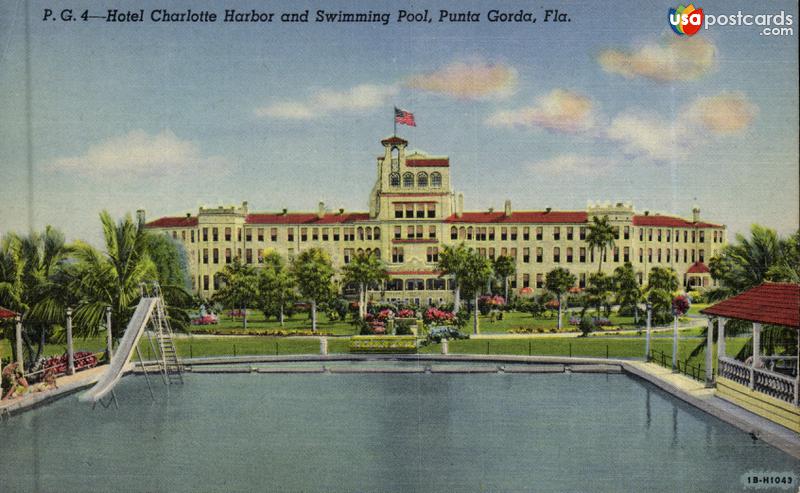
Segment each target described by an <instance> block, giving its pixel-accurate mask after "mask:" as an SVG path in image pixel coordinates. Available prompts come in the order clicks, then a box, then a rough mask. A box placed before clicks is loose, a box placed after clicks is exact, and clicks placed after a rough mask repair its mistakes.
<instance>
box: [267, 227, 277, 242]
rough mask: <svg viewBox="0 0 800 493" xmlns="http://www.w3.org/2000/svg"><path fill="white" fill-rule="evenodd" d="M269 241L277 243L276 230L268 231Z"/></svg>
mask: <svg viewBox="0 0 800 493" xmlns="http://www.w3.org/2000/svg"><path fill="white" fill-rule="evenodd" d="M269 239H270V241H278V228H271V229H270V230H269Z"/></svg>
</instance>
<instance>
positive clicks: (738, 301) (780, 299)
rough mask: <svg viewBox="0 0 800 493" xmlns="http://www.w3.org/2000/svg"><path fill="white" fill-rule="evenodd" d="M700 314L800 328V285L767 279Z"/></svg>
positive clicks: (701, 311)
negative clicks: (768, 280) (767, 280)
mask: <svg viewBox="0 0 800 493" xmlns="http://www.w3.org/2000/svg"><path fill="white" fill-rule="evenodd" d="M700 313H703V314H705V315H716V316H718V317H726V318H735V319H739V320H747V321H748V322H757V323H763V324H771V325H783V326H786V327H792V328H794V329H800V284H792V283H783V282H774V283H773V282H767V283H764V284H761V285H759V286H756V287H754V288H751V289H748V290H747V291H745V292H744V293H742V294H738V295H736V296H733V297H731V298H728V299H727V300H724V301H721V302H719V303H717V304H715V305H712V306H710V307H708V308H705V309H703V310H700Z"/></svg>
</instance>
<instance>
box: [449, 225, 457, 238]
mask: <svg viewBox="0 0 800 493" xmlns="http://www.w3.org/2000/svg"><path fill="white" fill-rule="evenodd" d="M450 239H451V240H457V239H458V228H456V227H455V226H453V227H452V228H450Z"/></svg>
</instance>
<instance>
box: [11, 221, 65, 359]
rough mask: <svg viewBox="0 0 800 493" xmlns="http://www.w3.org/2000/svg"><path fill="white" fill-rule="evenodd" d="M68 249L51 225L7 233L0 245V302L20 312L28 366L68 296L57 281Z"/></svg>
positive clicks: (61, 317)
mask: <svg viewBox="0 0 800 493" xmlns="http://www.w3.org/2000/svg"><path fill="white" fill-rule="evenodd" d="M70 252H71V247H70V246H68V245H67V244H66V243H65V241H64V235H63V234H62V233H61V232H60V231H58V230H57V229H55V228H53V227H51V226H47V227H46V228H45V230H44V232H42V233H31V234H30V235H28V236H17V235H14V234H10V235H8V236H6V237H5V238H4V239H3V242H2V245H0V305H2V306H5V307H7V308H9V309H11V310H14V311H16V312H19V313H20V314H21V315H22V320H23V333H22V341H23V345H24V347H25V352H26V353H27V354H26V358H25V359H26V364H27V366H28V367H30V366H31V365H32V364H33V363H34V362H35V361H36V360H38V359H39V357H40V356H41V354H42V350H43V349H44V345H45V343H46V340H47V338H48V336H49V335H50V334H52V332H53V328H54V326H56V325H58V324H61V323H62V322H63V320H64V310H65V309H66V306H67V303H68V302H69V301H70V300H71V299H72V296H71V295H70V294H69V292H68V291H66V290H64V289H63V285H62V284H61V283H60V282H59V279H60V278H61V271H62V270H63V269H64V264H63V260H64V259H65V258H66V257H67V255H68V254H69V253H70ZM34 346H35V348H34Z"/></svg>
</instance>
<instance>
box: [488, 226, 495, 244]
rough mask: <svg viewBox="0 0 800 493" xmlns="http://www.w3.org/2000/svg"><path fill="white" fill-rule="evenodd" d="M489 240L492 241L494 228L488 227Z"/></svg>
mask: <svg viewBox="0 0 800 493" xmlns="http://www.w3.org/2000/svg"><path fill="white" fill-rule="evenodd" d="M489 241H494V228H489Z"/></svg>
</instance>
